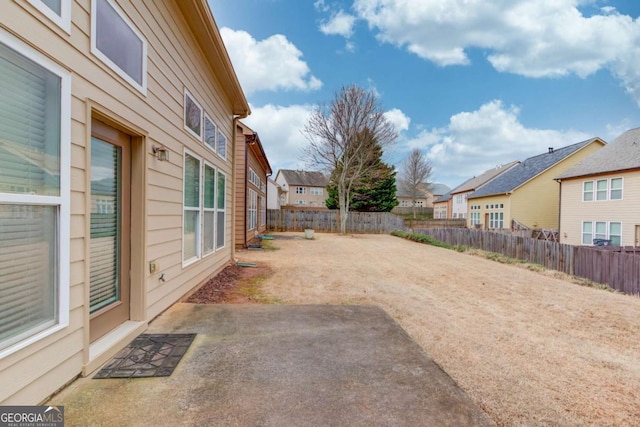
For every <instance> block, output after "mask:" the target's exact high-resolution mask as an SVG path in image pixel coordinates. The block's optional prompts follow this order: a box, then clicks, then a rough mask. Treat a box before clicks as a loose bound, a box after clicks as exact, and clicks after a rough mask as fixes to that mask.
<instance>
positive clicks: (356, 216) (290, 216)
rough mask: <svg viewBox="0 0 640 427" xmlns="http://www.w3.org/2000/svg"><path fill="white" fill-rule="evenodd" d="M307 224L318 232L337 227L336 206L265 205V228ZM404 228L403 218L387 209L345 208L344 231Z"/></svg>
mask: <svg viewBox="0 0 640 427" xmlns="http://www.w3.org/2000/svg"><path fill="white" fill-rule="evenodd" d="M308 228H311V229H313V230H315V231H320V232H333V233H337V232H338V231H340V211H338V210H293V209H279V210H278V209H269V210H268V211H267V229H268V230H272V231H303V230H305V229H308ZM393 230H404V220H403V219H402V218H401V217H399V216H396V215H393V214H391V213H388V212H349V216H348V218H347V232H348V233H371V234H379V233H390V232H391V231H393Z"/></svg>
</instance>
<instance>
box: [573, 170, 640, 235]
mask: <svg viewBox="0 0 640 427" xmlns="http://www.w3.org/2000/svg"><path fill="white" fill-rule="evenodd" d="M619 177H622V178H623V192H622V200H609V201H590V202H583V201H582V188H583V182H584V181H591V180H596V179H604V178H607V179H610V178H619ZM583 221H605V222H607V221H615V222H621V223H622V242H621V243H622V245H623V246H635V245H636V242H635V228H636V226H639V225H640V171H635V172H627V173H617V174H616V173H614V174H607V175H598V176H597V177H589V178H578V179H571V180H564V181H562V206H561V220H560V242H561V243H566V244H569V245H581V244H582V222H583Z"/></svg>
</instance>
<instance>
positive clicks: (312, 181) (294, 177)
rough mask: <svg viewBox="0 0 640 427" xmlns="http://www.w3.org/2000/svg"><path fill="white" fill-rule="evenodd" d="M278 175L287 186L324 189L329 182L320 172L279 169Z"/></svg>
mask: <svg viewBox="0 0 640 427" xmlns="http://www.w3.org/2000/svg"><path fill="white" fill-rule="evenodd" d="M278 173H281V174H282V176H284V179H285V180H286V181H287V184H289V185H300V186H303V187H326V186H327V184H328V183H329V180H328V179H327V177H326V176H324V174H323V173H322V172H313V171H301V170H291V169H280V171H279V172H278Z"/></svg>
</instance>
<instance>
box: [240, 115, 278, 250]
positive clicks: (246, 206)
mask: <svg viewBox="0 0 640 427" xmlns="http://www.w3.org/2000/svg"><path fill="white" fill-rule="evenodd" d="M236 126H237V128H236V148H235V152H236V155H235V159H234V167H235V170H236V174H235V182H234V187H235V192H236V194H235V218H236V221H235V227H236V229H235V245H236V248H246V247H247V245H249V244H250V243H251V242H252V241H254V240H255V239H256V237H257V236H258V235H259V234H260V233H262V232H263V231H264V230H266V228H267V180H268V179H269V177H270V176H271V174H272V171H271V166H270V165H269V160H268V159H267V155H266V153H265V152H264V148H263V146H262V142H261V141H260V136H259V135H258V133H257V132H254V131H253V129H251V128H249V126H247V125H245V124H244V123H242V122H241V121H238V122H237V125H236Z"/></svg>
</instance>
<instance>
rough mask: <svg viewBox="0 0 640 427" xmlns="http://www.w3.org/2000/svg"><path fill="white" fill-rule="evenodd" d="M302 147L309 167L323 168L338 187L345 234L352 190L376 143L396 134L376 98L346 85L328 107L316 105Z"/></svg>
mask: <svg viewBox="0 0 640 427" xmlns="http://www.w3.org/2000/svg"><path fill="white" fill-rule="evenodd" d="M302 132H303V134H304V135H305V137H306V138H307V140H308V141H309V144H308V145H307V146H306V147H305V148H304V150H303V154H304V156H305V161H306V162H307V164H308V165H309V166H310V167H314V168H320V169H324V170H325V171H326V172H327V173H328V174H329V175H330V176H331V177H332V180H333V182H332V183H333V184H334V185H336V187H337V189H338V206H339V208H340V232H341V233H343V234H345V233H346V227H347V218H348V215H349V201H350V200H351V190H352V189H353V188H354V186H355V185H357V184H358V183H359V182H360V180H361V179H362V177H363V176H364V175H365V174H366V173H367V172H368V170H369V168H371V167H373V165H374V164H375V162H373V161H372V158H373V156H376V155H377V154H379V153H377V152H376V150H374V149H373V147H374V146H375V144H378V145H379V146H380V147H381V148H383V149H384V147H386V146H388V145H390V144H393V143H394V142H395V140H396V138H397V136H398V134H397V132H396V130H395V128H394V127H393V125H392V124H391V123H390V122H389V121H388V120H387V119H386V118H385V117H384V112H383V111H382V108H381V106H380V103H379V102H378V98H377V97H376V95H375V94H373V93H372V92H368V91H366V90H364V89H362V88H360V87H358V86H353V85H352V86H346V87H343V88H342V89H341V90H340V91H339V92H337V93H336V95H335V97H334V99H333V100H332V101H331V104H330V105H329V106H324V105H318V106H317V107H316V109H315V110H314V112H313V113H312V114H311V117H310V118H309V121H308V122H307V123H306V124H305V127H304V129H303V131H302Z"/></svg>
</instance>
